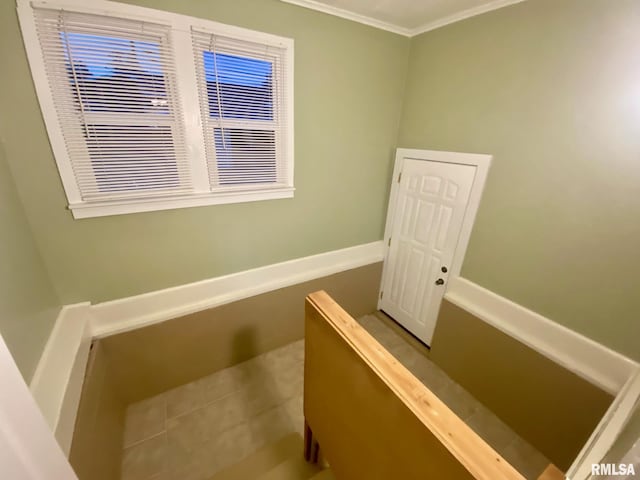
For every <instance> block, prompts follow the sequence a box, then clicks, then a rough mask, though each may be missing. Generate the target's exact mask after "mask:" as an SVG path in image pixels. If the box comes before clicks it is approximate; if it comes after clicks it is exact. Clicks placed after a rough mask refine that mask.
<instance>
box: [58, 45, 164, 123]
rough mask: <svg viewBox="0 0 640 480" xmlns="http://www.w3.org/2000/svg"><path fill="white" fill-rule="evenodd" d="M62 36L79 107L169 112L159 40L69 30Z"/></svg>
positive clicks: (87, 110)
mask: <svg viewBox="0 0 640 480" xmlns="http://www.w3.org/2000/svg"><path fill="white" fill-rule="evenodd" d="M60 39H61V41H62V43H63V50H64V53H65V57H66V61H67V72H68V77H69V82H70V84H71V89H72V92H73V95H74V98H75V101H76V103H77V105H76V108H77V109H80V108H82V109H83V110H84V111H85V112H136V113H168V109H167V105H168V100H167V93H166V85H165V78H164V75H163V72H162V63H161V58H160V45H159V44H158V43H153V42H148V41H141V40H131V39H126V38H118V37H112V36H104V35H94V34H87V33H72V32H70V33H65V32H61V33H60ZM80 102H82V103H81V104H80Z"/></svg>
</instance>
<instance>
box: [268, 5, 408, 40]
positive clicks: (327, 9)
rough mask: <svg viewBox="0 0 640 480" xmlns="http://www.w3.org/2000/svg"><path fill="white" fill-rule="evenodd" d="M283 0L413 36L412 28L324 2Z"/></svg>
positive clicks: (406, 35)
mask: <svg viewBox="0 0 640 480" xmlns="http://www.w3.org/2000/svg"><path fill="white" fill-rule="evenodd" d="M280 1H281V2H285V3H290V4H292V5H297V6H299V7H304V8H308V9H310V10H316V11H318V12H322V13H327V14H329V15H333V16H335V17H340V18H345V19H347V20H351V21H354V22H357V23H362V24H363V25H369V26H370V27H374V28H379V29H380V30H386V31H388V32H392V33H397V34H398V35H404V36H405V37H410V36H412V35H413V34H412V30H411V29H410V28H404V27H400V26H398V25H394V24H392V23H388V22H383V21H381V20H377V19H375V18H371V17H368V16H366V15H361V14H359V13H354V12H350V11H349V10H345V9H343V8H338V7H333V6H331V5H326V4H324V3H320V2H315V1H314V0H280Z"/></svg>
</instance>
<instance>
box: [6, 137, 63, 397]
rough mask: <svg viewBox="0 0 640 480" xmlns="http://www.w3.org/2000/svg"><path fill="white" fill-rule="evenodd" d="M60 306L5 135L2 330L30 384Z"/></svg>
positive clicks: (12, 353) (10, 349)
mask: <svg viewBox="0 0 640 480" xmlns="http://www.w3.org/2000/svg"><path fill="white" fill-rule="evenodd" d="M59 308H60V307H59V302H58V299H57V298H56V295H55V293H54V290H53V286H52V285H51V283H50V281H49V277H48V275H47V272H46V271H45V268H44V265H43V263H42V259H41V258H40V254H39V253H38V250H37V249H36V246H35V242H34V240H33V236H32V234H31V229H30V227H29V224H28V223H27V219H26V217H25V214H24V210H23V208H22V204H21V203H20V199H19V198H18V194H17V192H16V189H15V186H14V184H13V180H12V177H11V172H10V171H9V168H8V166H7V162H6V161H5V155H4V149H3V145H2V139H1V138H0V334H1V335H2V338H3V339H4V341H5V343H6V344H7V347H8V348H9V351H10V352H11V355H13V358H14V360H15V362H16V364H17V365H18V368H19V369H20V372H21V373H22V376H23V377H24V379H25V380H26V381H27V382H28V381H29V380H30V379H31V377H32V376H33V372H34V370H35V368H36V365H37V363H38V360H39V359H40V356H41V355H42V350H43V349H44V345H45V343H46V341H47V338H48V337H49V333H50V332H51V329H52V328H53V324H54V322H55V319H56V316H57V314H58V311H59ZM0 388H2V387H0Z"/></svg>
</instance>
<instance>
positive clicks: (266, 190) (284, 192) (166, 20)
mask: <svg viewBox="0 0 640 480" xmlns="http://www.w3.org/2000/svg"><path fill="white" fill-rule="evenodd" d="M32 5H33V6H35V7H38V6H46V7H49V8H57V9H65V10H69V11H73V12H79V13H88V14H94V15H107V16H113V17H123V18H129V19H134V20H141V21H147V22H154V23H160V24H165V25H169V26H170V27H171V35H172V40H173V42H172V43H173V55H174V61H175V63H176V71H177V85H178V88H179V89H180V94H181V97H182V111H183V121H184V127H185V130H186V140H187V143H188V149H189V152H190V155H189V159H190V166H191V174H192V178H193V191H192V192H189V193H187V194H180V195H176V194H174V195H165V196H149V197H145V196H142V195H141V196H140V197H138V198H131V199H118V200H108V201H90V202H87V201H83V200H82V197H81V195H80V190H79V188H78V185H77V183H76V178H75V175H74V173H73V170H72V168H71V159H70V158H69V155H68V153H67V148H66V145H65V142H64V139H63V136H62V129H61V126H60V123H59V121H58V115H57V113H56V108H55V105H54V99H53V95H52V92H51V89H50V88H49V84H48V79H47V73H46V71H45V63H44V59H43V56H42V55H43V54H42V50H41V48H40V43H39V40H38V35H37V30H36V22H35V17H34V13H33V12H34V11H33V7H32ZM17 9H18V17H19V20H20V27H21V30H22V37H23V40H24V44H25V48H26V51H27V58H28V60H29V65H30V68H31V73H32V77H33V81H34V84H35V87H36V93H37V96H38V100H39V102H40V108H41V110H42V116H43V118H44V121H45V125H46V128H47V133H48V135H49V140H50V142H51V148H52V150H53V154H54V157H55V160H56V164H57V166H58V171H59V172H60V177H61V179H62V184H63V186H64V190H65V193H66V196H67V201H68V205H69V209H70V210H71V212H72V214H73V217H74V218H76V219H78V218H88V217H101V216H107V215H119V214H127V213H137V212H148V211H154V210H168V209H175V208H186V207H197V206H205V205H219V204H228V203H240V202H253V201H260V200H273V199H281V198H292V197H293V194H294V190H295V188H294V186H293V165H294V141H293V135H294V130H293V128H294V121H293V113H294V111H293V84H294V82H293V72H294V69H293V57H294V51H293V40H292V39H290V38H285V37H280V36H276V35H272V34H268V33H263V32H257V31H254V30H249V29H246V28H241V27H236V26H232V25H226V24H223V23H218V22H214V21H210V20H204V19H199V18H194V17H190V16H186V15H180V14H176V13H171V12H165V11H160V10H155V9H150V8H146V7H138V6H134V5H127V4H123V3H117V2H111V1H108V0H91V2H86V1H85V2H83V1H82V0H66V1H57V0H54V1H33V2H32V1H31V0H17ZM192 28H194V29H202V30H207V31H212V32H216V33H217V34H220V35H224V36H227V37H232V38H237V39H238V40H245V41H249V42H254V43H262V44H265V45H269V46H273V47H277V48H281V49H284V50H285V54H284V58H285V67H284V68H285V75H284V82H285V85H283V88H284V90H285V92H286V93H285V95H284V98H283V101H284V111H286V112H287V116H286V120H285V122H286V123H285V125H284V128H285V129H286V132H287V135H286V138H285V141H284V143H285V145H283V147H284V148H282V149H281V151H280V152H279V153H278V157H277V161H283V162H285V165H286V186H277V187H263V188H261V187H259V186H255V187H247V188H244V189H242V188H240V189H233V190H229V191H219V192H212V191H211V187H210V184H209V176H208V167H207V159H206V153H205V144H204V137H203V135H204V133H203V128H202V118H201V112H200V102H199V98H198V95H199V92H198V84H197V77H196V65H195V58H194V55H193V46H192V40H191V29H192ZM276 88H281V87H280V85H278V86H277V87H276Z"/></svg>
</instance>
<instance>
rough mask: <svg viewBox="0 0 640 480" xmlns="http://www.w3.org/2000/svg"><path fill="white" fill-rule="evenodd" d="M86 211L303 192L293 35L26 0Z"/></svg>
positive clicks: (75, 207)
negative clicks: (297, 171) (297, 187)
mask: <svg viewBox="0 0 640 480" xmlns="http://www.w3.org/2000/svg"><path fill="white" fill-rule="evenodd" d="M19 13H20V20H21V26H22V29H23V36H24V39H25V45H26V46H27V51H28V54H29V60H30V64H31V69H32V72H33V76H34V81H35V83H36V88H37V91H38V97H39V99H40V103H41V107H42V111H43V115H44V118H45V122H46V125H47V130H48V132H49V137H50V140H51V144H52V147H53V150H54V155H55V158H56V162H57V164H58V168H59V171H60V175H61V178H62V181H63V184H64V187H65V191H66V193H67V198H68V200H69V206H70V208H71V210H72V211H73V214H74V216H75V217H76V218H82V217H89V216H101V215H112V214H119V213H130V212H136V211H148V210H156V209H166V208H179V207H186V206H196V205H207V204H216V203H230V202H241V201H253V200H262V199H275V198H285V197H291V196H293V140H292V135H293V128H292V125H293V116H292V114H293V112H292V96H293V91H292V90H293V89H292V82H293V78H292V58H293V43H292V41H291V40H289V39H285V38H280V37H275V36H272V35H267V34H262V33H259V32H253V31H248V30H245V29H240V28H237V27H230V26H228V25H222V24H217V23H214V22H207V21H202V20H197V19H193V18H190V17H185V16H181V15H175V14H170V13H166V12H158V11H155V10H149V9H145V8H140V7H132V6H128V5H122V4H117V3H112V2H94V3H92V7H91V9H87V8H85V7H82V6H81V4H79V3H78V4H71V6H69V5H68V4H67V5H64V6H62V5H56V4H55V3H51V2H46V3H41V4H38V3H34V2H28V1H26V0H25V1H24V2H22V0H21V1H20V2H19Z"/></svg>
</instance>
